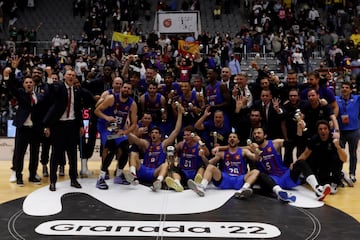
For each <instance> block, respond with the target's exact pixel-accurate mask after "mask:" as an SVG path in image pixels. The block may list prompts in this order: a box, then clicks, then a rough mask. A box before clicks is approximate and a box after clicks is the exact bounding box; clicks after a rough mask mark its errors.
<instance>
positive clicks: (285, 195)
mask: <svg viewBox="0 0 360 240" xmlns="http://www.w3.org/2000/svg"><path fill="white" fill-rule="evenodd" d="M276 195H277V197H278V199H279V200H281V201H283V202H295V201H296V196H294V195H292V194H291V193H289V192H286V191H284V190H281V191H279V192H278V193H277V194H276Z"/></svg>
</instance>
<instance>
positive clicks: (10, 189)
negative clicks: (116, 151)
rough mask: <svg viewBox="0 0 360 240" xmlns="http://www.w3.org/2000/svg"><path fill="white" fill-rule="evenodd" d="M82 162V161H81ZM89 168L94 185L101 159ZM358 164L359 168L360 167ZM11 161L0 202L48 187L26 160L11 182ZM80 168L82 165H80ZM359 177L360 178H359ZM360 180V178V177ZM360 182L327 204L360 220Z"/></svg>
mask: <svg viewBox="0 0 360 240" xmlns="http://www.w3.org/2000/svg"><path fill="white" fill-rule="evenodd" d="M79 162H80V161H79ZM88 165H89V168H90V169H91V170H92V171H93V172H94V175H93V176H92V177H91V178H93V179H94V187H95V182H96V178H97V176H98V173H99V168H100V160H99V159H98V158H94V159H92V160H89V164H88ZM359 165H360V164H358V168H360V166H359ZM10 166H11V161H10V160H8V161H7V160H3V161H0V204H1V203H5V202H8V201H11V200H15V199H17V198H21V197H25V196H27V195H28V194H30V193H31V192H33V191H35V190H37V189H39V188H43V187H48V185H49V178H42V181H41V185H34V184H32V183H29V182H28V181H27V178H28V171H27V166H28V162H27V161H25V164H24V171H23V173H24V183H25V186H24V187H19V186H17V185H16V183H10V182H9V177H10V174H11V171H10ZM79 169H80V166H79ZM110 169H115V161H113V163H112V165H111V166H110ZM343 169H346V170H347V169H348V164H347V163H346V164H345V165H344V168H343ZM67 170H68V168H67V167H66V168H65V173H66V176H65V177H60V178H59V181H64V180H68V173H67ZM38 174H39V175H40V176H41V166H39V169H38ZM358 179H359V178H358ZM359 181H360V179H359ZM359 184H360V183H359V182H356V183H355V186H354V187H345V188H339V191H338V193H337V194H335V195H330V196H328V197H327V198H326V199H325V204H327V205H329V206H332V207H334V208H337V209H339V210H341V211H343V212H345V213H347V214H348V215H350V216H352V217H354V218H355V219H356V220H357V221H359V222H360V204H359V203H358V202H359V199H360V185H359Z"/></svg>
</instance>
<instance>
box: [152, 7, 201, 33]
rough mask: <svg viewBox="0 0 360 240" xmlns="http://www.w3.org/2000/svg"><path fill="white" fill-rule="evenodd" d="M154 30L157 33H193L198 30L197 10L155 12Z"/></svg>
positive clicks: (198, 16) (198, 18)
mask: <svg viewBox="0 0 360 240" xmlns="http://www.w3.org/2000/svg"><path fill="white" fill-rule="evenodd" d="M155 24H156V25H155V30H156V31H158V32H159V33H194V35H195V36H194V37H196V38H197V35H198V34H199V32H200V15H199V12H197V11H194V12H157V19H156V21H155Z"/></svg>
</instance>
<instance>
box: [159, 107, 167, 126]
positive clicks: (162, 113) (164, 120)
mask: <svg viewBox="0 0 360 240" xmlns="http://www.w3.org/2000/svg"><path fill="white" fill-rule="evenodd" d="M160 112H161V121H162V122H163V123H164V122H166V119H164V118H163V115H164V112H165V108H161V109H160Z"/></svg>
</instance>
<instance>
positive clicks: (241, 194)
mask: <svg viewBox="0 0 360 240" xmlns="http://www.w3.org/2000/svg"><path fill="white" fill-rule="evenodd" d="M252 193H253V190H252V189H251V188H241V189H240V190H239V191H237V192H235V194H234V195H235V197H236V198H239V199H244V198H249V197H250V196H251V195H252Z"/></svg>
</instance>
